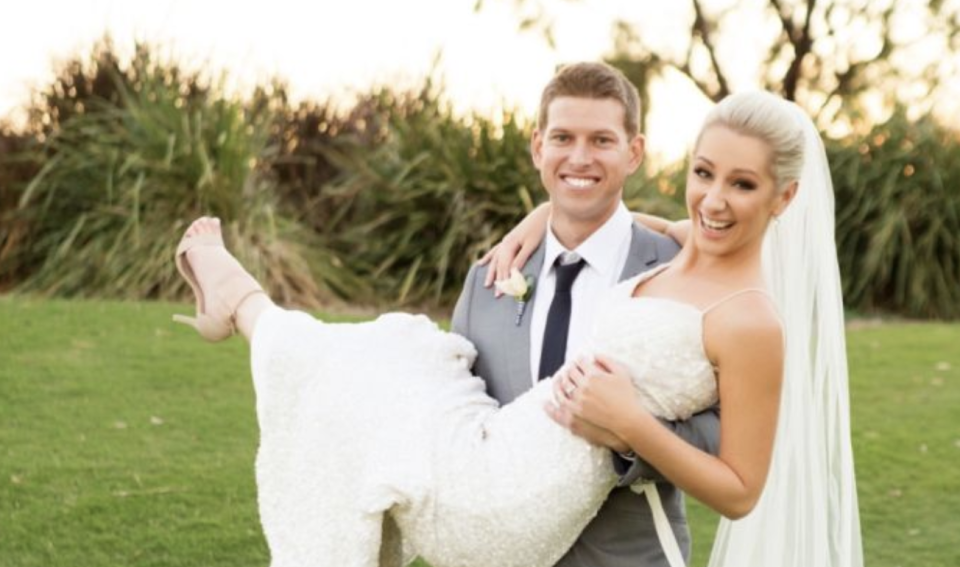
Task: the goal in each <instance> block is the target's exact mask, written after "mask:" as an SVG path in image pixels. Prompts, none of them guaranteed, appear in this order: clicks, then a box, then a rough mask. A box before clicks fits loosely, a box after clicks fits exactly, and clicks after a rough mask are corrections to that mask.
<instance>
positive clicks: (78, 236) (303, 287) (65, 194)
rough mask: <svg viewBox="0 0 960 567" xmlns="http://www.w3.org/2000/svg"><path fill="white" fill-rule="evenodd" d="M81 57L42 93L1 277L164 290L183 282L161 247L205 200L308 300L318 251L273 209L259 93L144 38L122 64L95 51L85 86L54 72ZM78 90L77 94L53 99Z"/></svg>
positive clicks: (248, 257) (43, 285)
mask: <svg viewBox="0 0 960 567" xmlns="http://www.w3.org/2000/svg"><path fill="white" fill-rule="evenodd" d="M96 57H98V58H99V59H103V58H104V56H103V55H102V54H99V53H98V54H97V55H96ZM107 59H108V60H115V58H113V57H112V56H109V57H107ZM78 68H79V67H78V66H77V65H76V64H68V65H67V66H66V67H65V68H64V71H63V73H64V76H62V77H61V78H60V79H58V81H57V82H56V83H55V84H54V85H53V86H52V87H51V89H50V93H51V94H49V96H46V97H44V98H43V100H45V101H46V104H47V106H46V109H45V114H42V116H46V117H47V119H45V120H41V121H40V122H39V124H40V126H41V127H40V129H39V130H40V131H39V132H38V133H37V137H36V139H37V140H38V142H39V144H38V146H37V148H36V151H35V152H34V153H33V154H32V158H33V159H34V160H35V162H36V164H37V166H38V173H37V174H36V175H35V176H34V177H33V178H32V179H30V180H29V182H28V183H26V184H25V185H22V187H21V188H20V189H19V190H18V199H17V206H16V209H15V211H13V214H14V215H15V216H16V218H17V221H18V222H19V224H20V226H22V227H24V228H23V231H24V233H23V234H22V235H21V237H20V242H19V246H18V247H17V249H16V251H15V253H11V254H9V255H7V256H6V257H4V258H3V260H4V261H3V264H2V265H0V277H7V276H9V275H12V274H25V275H24V277H23V280H22V281H21V282H20V285H19V287H20V289H22V290H25V291H34V292H40V293H46V294H54V295H61V296H87V295H95V296H105V297H115V298H171V297H174V296H177V295H180V294H181V293H182V292H183V291H184V285H183V283H182V282H181V281H179V278H178V277H176V274H175V270H174V267H173V264H172V262H171V258H172V251H173V247H174V246H175V244H176V242H177V240H178V239H179V237H180V235H181V234H182V232H183V230H184V228H185V222H186V221H188V220H189V219H192V218H195V217H197V216H199V215H201V214H214V215H217V216H220V217H221V218H223V219H224V220H225V221H226V222H227V223H228V226H229V232H228V234H227V237H228V239H229V240H230V241H231V242H230V244H231V247H232V248H233V250H234V251H235V252H236V253H237V254H238V256H239V257H240V258H241V259H242V260H243V261H244V262H245V263H246V264H247V265H248V266H251V268H252V269H253V270H254V271H255V272H257V273H258V274H259V275H260V276H261V277H263V278H264V279H265V280H266V282H267V283H268V285H269V286H270V287H271V290H272V291H273V292H274V293H275V294H276V295H278V296H279V297H281V298H283V299H287V300H291V301H299V302H301V303H307V304H309V303H314V304H315V303H316V301H315V300H316V298H317V297H318V296H319V292H318V289H317V286H316V284H315V283H314V282H315V280H316V278H315V274H314V273H313V271H312V269H311V265H312V264H322V258H318V257H317V256H319V255H320V254H322V251H321V249H320V248H318V247H312V248H311V247H310V244H311V243H312V242H314V240H313V239H312V237H313V235H312V233H311V232H310V231H309V230H306V229H305V228H304V227H302V226H300V225H298V224H297V223H295V222H293V221H290V220H289V219H288V218H285V217H284V216H283V215H282V212H281V208H282V207H281V204H280V202H279V199H278V195H277V192H276V181H275V178H274V175H273V172H272V170H271V169H270V159H271V157H272V155H273V154H274V153H275V151H276V150H275V147H274V146H273V145H272V140H271V136H270V134H271V132H270V128H271V126H272V125H273V124H274V121H275V117H274V110H275V109H273V108H272V107H271V105H270V104H256V105H255V104H250V103H248V102H246V101H243V100H240V99H239V98H231V97H228V96H227V95H225V94H223V89H222V88H221V84H222V81H218V80H214V79H209V78H205V77H203V76H201V75H196V74H186V73H183V72H182V71H181V70H180V69H179V67H178V66H177V65H176V64H172V63H164V62H157V61H155V60H154V59H153V58H152V56H151V52H150V50H149V49H147V48H144V47H139V48H138V49H137V50H136V54H135V55H134V57H133V58H132V60H131V62H130V64H129V66H128V67H121V66H118V65H114V66H104V65H96V64H95V65H92V66H91V67H90V68H89V69H88V71H87V72H89V73H90V74H91V75H93V76H95V77H96V80H90V81H88V83H90V84H98V85H101V86H100V87H97V89H94V90H93V91H90V90H84V89H80V90H77V89H76V88H74V87H68V88H65V87H64V86H63V85H69V84H73V83H78V82H81V81H79V80H78V79H77V78H76V76H77V75H78V74H79V75H82V74H83V72H84V71H83V70H82V69H81V70H79V71H78ZM102 75H106V79H104V78H103V77H102ZM107 79H109V80H110V81H112V87H109V88H108V87H105V86H102V85H103V84H104V83H103V81H105V80H107ZM81 91H82V92H84V93H86V94H85V95H84V97H83V99H82V100H79V98H78V101H77V103H76V104H75V105H69V104H65V103H63V102H62V100H61V97H70V96H77V97H79V93H80V92H81ZM98 93H100V94H98ZM101 94H102V96H101ZM260 98H261V99H264V98H269V95H267V94H264V93H263V92H261V93H260ZM64 109H70V111H69V112H67V111H65V110H64ZM65 115H66V117H65ZM34 116H40V114H39V111H36V112H35V113H34ZM311 299H313V300H314V301H312V302H311V301H310V300H311Z"/></svg>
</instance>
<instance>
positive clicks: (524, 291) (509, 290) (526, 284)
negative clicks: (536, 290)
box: [494, 268, 534, 327]
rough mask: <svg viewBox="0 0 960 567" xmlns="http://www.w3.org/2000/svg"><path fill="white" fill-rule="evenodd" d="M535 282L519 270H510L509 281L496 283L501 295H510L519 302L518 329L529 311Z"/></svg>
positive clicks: (531, 277) (516, 322) (516, 323)
mask: <svg viewBox="0 0 960 567" xmlns="http://www.w3.org/2000/svg"><path fill="white" fill-rule="evenodd" d="M533 282H534V279H533V276H524V275H523V274H522V273H520V270H518V269H517V268H513V269H512V270H510V277H508V278H507V279H504V280H497V281H495V282H494V285H495V286H496V287H497V289H498V290H499V291H500V293H502V294H504V295H509V296H510V297H512V298H513V299H514V301H516V302H517V318H516V321H515V322H514V324H515V325H516V326H518V327H519V326H520V321H521V320H522V319H523V313H524V311H526V309H527V301H528V300H529V299H530V296H532V295H533Z"/></svg>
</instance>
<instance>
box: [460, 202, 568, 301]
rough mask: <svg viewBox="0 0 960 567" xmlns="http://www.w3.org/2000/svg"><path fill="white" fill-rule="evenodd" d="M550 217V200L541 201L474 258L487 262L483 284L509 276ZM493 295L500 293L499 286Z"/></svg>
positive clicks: (540, 237)
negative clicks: (480, 254) (490, 246)
mask: <svg viewBox="0 0 960 567" xmlns="http://www.w3.org/2000/svg"><path fill="white" fill-rule="evenodd" d="M549 218H550V204H549V203H544V204H542V205H540V206H538V207H537V208H536V209H534V210H532V211H531V212H530V214H528V215H527V216H526V217H524V219H523V220H522V221H520V224H518V225H517V226H515V227H514V228H513V230H511V231H510V232H508V233H507V235H506V236H504V237H503V240H501V241H500V242H499V243H498V244H497V245H496V246H494V247H493V248H491V249H490V251H489V252H487V253H486V254H484V255H483V257H482V258H480V261H479V262H478V263H479V264H480V265H481V266H485V265H487V264H490V268H489V269H488V270H487V277H486V279H485V280H484V285H485V286H486V287H490V286H492V285H493V282H494V281H496V280H504V279H507V278H508V277H510V271H511V269H512V268H517V269H520V268H522V267H523V266H524V264H526V263H527V260H529V259H530V255H531V254H533V252H534V250H536V249H537V247H538V246H540V243H541V242H543V237H544V235H545V234H546V231H547V220H548V219H549ZM496 295H497V297H500V296H501V295H503V294H502V293H501V292H500V291H499V290H498V291H497V292H496Z"/></svg>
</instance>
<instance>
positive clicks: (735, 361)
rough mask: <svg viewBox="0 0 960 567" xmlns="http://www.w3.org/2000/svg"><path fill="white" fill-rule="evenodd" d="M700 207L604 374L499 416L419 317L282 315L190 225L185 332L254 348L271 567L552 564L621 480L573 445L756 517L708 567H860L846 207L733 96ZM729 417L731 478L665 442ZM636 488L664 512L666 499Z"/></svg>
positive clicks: (451, 348) (694, 190)
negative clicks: (705, 415) (641, 467)
mask: <svg viewBox="0 0 960 567" xmlns="http://www.w3.org/2000/svg"><path fill="white" fill-rule="evenodd" d="M687 206H688V213H689V215H690V218H691V219H692V221H693V222H692V223H691V225H690V229H689V230H690V235H689V238H687V239H686V243H685V245H684V248H683V250H682V251H681V252H680V254H679V255H678V256H677V257H676V259H675V260H674V261H673V262H672V263H671V264H669V265H667V266H663V267H661V268H658V269H654V270H651V271H648V272H645V273H644V274H641V275H639V276H637V277H635V278H632V279H630V280H627V281H626V282H623V283H622V284H620V285H619V286H617V287H616V288H615V289H614V290H613V291H612V292H611V293H610V297H609V298H608V301H607V302H606V305H605V307H604V308H603V309H602V311H601V313H600V314H599V316H598V324H597V327H596V329H595V333H594V335H593V338H592V341H591V343H590V347H589V349H588V351H587V352H586V353H584V354H585V355H589V356H588V357H587V358H584V359H583V360H582V361H581V362H580V363H578V364H576V365H572V366H571V367H570V368H567V369H565V370H564V371H561V372H558V373H557V375H556V376H554V377H553V379H549V380H544V381H542V382H540V383H539V384H538V385H537V386H536V387H534V388H533V389H532V390H530V391H529V392H528V393H527V394H525V395H523V396H521V397H520V398H518V399H517V400H515V401H514V402H512V403H510V404H508V405H505V406H503V407H498V406H497V403H496V402H495V401H493V400H492V399H491V398H490V397H488V396H487V395H486V394H485V393H484V389H483V382H482V380H480V379H479V378H477V377H475V376H472V375H471V374H470V371H469V369H470V368H471V365H472V364H471V363H472V360H473V358H474V357H475V351H474V349H473V347H472V345H471V344H470V343H469V342H467V341H466V340H465V339H463V338H462V337H460V336H458V335H455V334H450V333H444V332H442V331H440V330H439V329H438V328H437V327H436V325H434V324H433V323H431V322H430V321H429V320H427V319H426V318H425V317H423V316H411V315H405V314H396V313H395V314H387V315H383V316H381V317H380V318H378V319H377V320H376V321H373V322H369V323H360V324H328V323H324V322H322V321H318V320H316V319H314V318H313V317H311V316H309V315H307V314H305V313H300V312H293V311H287V310H283V309H280V308H279V307H277V306H276V305H274V304H273V302H272V301H271V300H270V299H269V298H268V297H267V296H266V295H265V294H264V293H263V291H262V289H261V287H260V286H259V284H257V282H256V281H255V280H254V279H253V278H252V277H251V276H250V275H249V274H247V273H246V272H245V271H244V270H243V268H242V267H241V266H240V265H239V264H238V263H237V262H236V260H235V259H234V258H233V257H232V256H231V255H230V254H229V253H228V252H227V250H226V249H225V248H224V247H223V241H222V239H221V235H220V227H219V222H218V221H217V220H216V219H209V218H203V219H200V220H198V221H196V222H194V223H193V225H191V227H190V228H189V229H188V230H187V232H186V234H185V236H184V239H183V240H182V241H181V244H180V246H179V247H178V250H177V256H176V258H177V265H178V268H179V269H180V271H181V273H182V274H183V276H184V277H185V278H186V279H187V281H188V282H189V283H190V285H191V287H192V288H193V290H194V293H195V294H196V297H197V313H198V316H197V318H196V319H195V320H194V319H189V318H185V317H178V320H181V321H185V322H190V323H192V324H194V326H195V327H196V328H197V329H198V330H199V331H200V333H201V334H202V335H203V336H204V337H205V338H207V339H208V340H221V339H224V338H226V337H228V336H230V335H231V334H233V333H234V332H235V330H239V332H240V333H241V334H242V335H243V336H244V337H246V338H247V339H248V340H249V341H250V344H251V365H252V370H253V380H254V386H255V389H256V395H257V417H258V421H259V425H260V431H261V443H260V449H259V452H258V456H257V467H256V468H257V483H258V490H259V494H258V496H259V506H260V515H261V523H262V525H263V529H264V533H265V535H266V539H267V542H268V544H269V546H270V550H271V555H272V565H274V566H275V567H286V566H297V567H306V566H313V565H350V566H354V565H356V566H369V567H374V566H378V565H379V566H383V567H386V566H392V565H401V564H404V563H406V562H408V561H409V560H411V559H412V557H414V556H417V555H419V556H422V557H423V558H424V559H426V560H427V561H428V562H429V563H430V564H431V565H432V566H433V567H454V566H477V567H481V566H484V567H485V566H489V565H498V566H505V567H507V566H517V567H520V566H523V567H534V566H543V567H548V566H550V565H553V564H554V563H555V562H556V561H557V559H559V557H560V556H561V555H563V553H564V551H565V550H566V549H567V548H568V547H569V546H570V545H571V544H572V543H573V542H574V540H575V539H576V537H577V535H578V534H579V533H580V531H581V530H582V529H583V527H584V526H585V525H586V523H587V522H588V521H589V520H590V518H591V517H592V516H593V515H594V514H595V513H596V511H597V509H598V508H599V506H600V504H601V503H602V502H603V500H604V498H605V496H606V493H607V492H608V491H609V490H610V489H611V488H612V487H613V485H614V483H615V480H616V477H615V476H614V472H613V470H612V466H611V463H610V459H609V457H608V453H607V451H606V450H605V449H601V448H599V447H595V446H592V445H590V444H588V443H587V442H585V441H583V440H581V439H580V438H578V437H576V436H574V435H571V434H570V433H569V432H568V431H567V430H566V429H565V428H564V427H563V426H567V427H572V428H574V429H576V428H577V427H601V428H603V429H606V430H608V431H609V432H611V433H612V434H614V435H616V436H617V437H619V438H620V440H622V441H623V442H624V443H625V444H627V445H628V446H630V447H631V448H632V449H633V450H634V451H635V452H636V453H637V454H638V455H640V456H641V457H642V458H644V459H645V460H646V461H647V462H649V463H650V464H652V465H653V466H655V467H656V468H657V469H658V470H659V471H660V472H662V473H663V474H664V475H665V476H666V477H667V478H668V479H669V480H670V481H671V482H673V483H674V484H676V485H677V486H678V487H679V488H681V489H682V490H684V491H685V492H687V493H689V494H691V495H693V496H694V497H696V498H698V499H700V500H702V501H703V502H705V503H706V504H707V505H709V506H711V507H713V508H714V509H716V510H717V511H719V512H720V513H721V514H723V515H724V516H726V517H728V518H731V519H737V518H742V519H738V520H736V521H732V520H724V521H723V523H722V525H721V527H720V530H719V531H718V536H717V540H716V542H715V545H714V551H713V554H712V556H711V564H712V565H729V566H733V565H737V566H739V565H758V566H759V565H796V566H798V567H799V566H801V565H803V566H806V565H818V566H829V567H835V566H847V565H852V566H859V565H862V553H861V550H860V539H859V525H858V514H857V507H856V491H855V486H854V481H853V469H852V456H851V451H850V444H849V417H848V414H849V412H848V408H847V395H846V365H845V355H844V343H843V324H842V315H843V312H842V305H841V303H840V295H839V277H838V274H837V266H836V256H835V249H834V245H833V239H832V237H833V210H832V185H831V183H830V178H829V172H828V170H827V168H826V161H825V156H824V152H823V148H822V145H821V142H820V139H819V135H818V134H817V133H816V130H815V129H814V127H813V125H812V123H810V121H809V119H807V118H806V117H804V116H803V115H802V113H801V112H800V111H799V109H797V108H796V107H795V106H793V105H792V104H790V103H787V102H785V101H783V100H781V99H779V98H777V97H774V96H773V95H769V94H766V93H751V94H741V95H734V96H731V97H728V98H727V99H725V100H724V101H723V102H721V103H720V104H719V105H718V106H717V107H716V108H715V109H714V110H713V111H712V112H711V114H710V115H709V116H708V118H707V119H706V121H705V124H704V126H703V128H702V130H701V132H700V135H699V138H698V140H697V143H696V145H695V148H694V152H693V156H692V163H691V168H690V172H689V175H688V180H687ZM771 224H772V225H773V226H772V227H771V226H769V225H771ZM651 320H656V321H657V323H656V324H650V321H651ZM650 329H656V332H655V333H654V332H652V331H650ZM718 399H719V400H722V404H723V411H722V412H721V417H720V430H721V446H720V452H719V455H718V456H716V457H715V456H712V455H709V454H707V453H704V452H701V451H700V450H699V449H696V448H694V447H692V446H690V445H687V444H686V442H685V441H683V440H681V439H680V438H678V437H675V436H674V435H673V434H672V433H670V432H669V431H667V430H666V429H665V428H663V426H661V425H660V424H659V422H658V421H657V420H656V419H655V418H656V417H667V418H670V419H677V418H680V419H683V418H684V417H685V416H688V415H690V414H691V413H693V412H696V411H699V410H702V409H704V408H706V407H709V406H710V405H712V404H714V403H716V402H717V400H718ZM551 418H552V419H551ZM635 489H636V490H638V491H642V492H643V493H645V494H647V496H648V498H650V499H651V507H652V508H653V509H654V510H655V511H656V509H657V502H656V494H657V492H656V490H647V489H646V487H645V486H643V485H640V486H637V487H636V488H635ZM655 514H656V512H655ZM658 533H659V535H660V540H661V543H662V545H664V547H665V551H666V553H667V556H668V557H669V558H670V561H671V565H672V566H679V565H682V557H679V551H678V550H677V549H676V542H675V541H673V539H672V532H670V531H669V528H667V529H665V530H659V529H658Z"/></svg>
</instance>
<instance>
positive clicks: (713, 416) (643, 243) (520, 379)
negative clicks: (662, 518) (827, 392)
mask: <svg viewBox="0 0 960 567" xmlns="http://www.w3.org/2000/svg"><path fill="white" fill-rule="evenodd" d="M678 250H679V247H678V246H677V244H676V243H675V242H674V241H673V240H671V239H669V238H666V237H664V236H661V235H659V234H655V233H653V232H650V231H649V230H647V229H645V228H643V227H640V226H638V225H634V226H633V235H632V238H631V242H630V251H629V253H628V256H627V262H626V264H625V266H624V269H623V272H622V273H621V275H620V279H621V280H624V279H627V278H630V277H633V276H635V275H636V274H639V273H640V272H643V271H646V270H649V269H651V268H653V267H655V266H657V265H659V264H661V263H663V262H667V261H669V260H670V259H672V258H673V257H674V255H676V253H677V251H678ZM543 256H544V250H543V246H541V247H540V248H539V249H538V250H537V251H536V252H535V253H534V254H533V256H532V257H531V258H530V261H528V262H527V264H526V266H524V268H523V273H524V275H531V276H534V277H536V276H537V275H538V274H539V273H540V270H541V268H542V267H543V262H544V257H543ZM485 276H486V267H481V266H476V265H475V266H473V268H471V270H470V273H469V274H468V275H467V280H466V283H465V284H464V287H463V292H462V293H461V295H460V298H459V300H458V301H457V306H456V308H455V309H454V312H453V321H452V330H453V331H454V332H455V333H458V334H461V335H463V336H464V337H466V338H468V339H469V340H470V341H472V342H473V344H474V345H476V347H477V351H478V353H479V354H478V356H477V360H476V362H475V363H474V367H473V371H474V373H475V374H477V375H478V376H480V377H481V378H483V380H484V381H485V382H486V385H487V393H488V394H490V396H492V397H493V398H495V399H496V400H498V401H499V402H500V403H501V404H506V403H509V402H511V401H513V400H514V399H515V398H517V397H518V396H520V395H521V394H523V393H524V392H526V391H527V390H529V389H530V387H531V378H530V377H531V372H530V326H529V325H530V320H531V310H532V308H533V307H532V306H533V304H532V302H531V303H529V304H528V305H527V311H526V313H525V314H524V316H523V318H522V319H521V322H520V325H519V326H518V325H516V324H515V320H516V310H517V305H516V302H515V301H513V300H511V299H509V298H501V299H499V300H498V299H496V298H495V297H494V294H493V291H492V290H490V289H488V288H485V287H484V286H483V281H484V278H485ZM533 293H536V287H534V292H533ZM666 425H668V426H670V427H671V428H672V429H673V430H674V431H675V432H676V433H677V434H678V435H680V436H681V437H683V438H684V439H686V440H687V441H688V442H690V443H692V444H693V445H695V446H697V447H699V448H701V449H704V450H707V451H710V452H711V453H714V454H716V453H717V450H718V446H719V416H718V410H717V409H716V408H714V409H712V410H709V411H706V412H703V413H701V414H697V415H696V416H694V417H692V418H691V419H690V420H687V421H685V422H672V423H666ZM611 459H612V460H613V461H614V466H615V468H617V472H618V473H619V474H620V475H621V477H620V482H619V487H618V488H616V489H614V490H613V491H612V492H611V493H610V496H609V497H608V498H607V501H606V502H605V503H604V504H603V506H602V507H601V509H600V511H599V513H598V514H597V516H596V517H595V518H594V519H593V520H592V521H591V522H590V524H589V525H588V526H587V528H586V529H585V530H584V531H583V533H582V534H581V536H580V539H578V540H577V542H576V544H574V546H573V547H572V548H571V549H570V550H569V551H568V552H567V554H566V555H564V557H563V558H562V559H561V560H560V562H559V563H558V564H557V567H667V560H666V557H665V556H664V554H663V551H662V549H661V547H660V543H659V541H658V539H657V535H656V531H655V530H654V525H653V517H652V515H651V512H650V506H649V505H648V504H647V501H646V498H645V497H643V496H640V495H638V494H635V493H634V492H632V491H631V490H630V489H629V488H628V486H629V485H630V484H631V483H632V482H634V481H635V480H637V479H638V478H640V477H643V478H647V479H653V480H657V481H658V484H657V488H658V490H659V492H660V498H661V500H663V505H664V508H665V510H666V512H667V516H668V517H669V518H670V521H671V524H672V526H673V531H674V533H675V534H676V536H677V539H678V541H679V542H680V547H681V549H682V550H683V553H684V556H685V557H686V558H689V555H690V534H689V530H688V529H687V523H686V516H685V513H684V505H683V495H682V493H681V492H680V491H679V490H677V489H676V488H675V487H674V486H673V485H671V484H670V483H668V482H666V481H665V480H664V479H663V477H662V475H660V474H659V473H658V472H657V471H656V470H655V469H653V468H652V467H650V466H649V465H647V464H646V463H644V462H643V461H640V460H638V461H637V462H636V463H635V464H634V465H633V466H631V467H629V468H624V467H623V461H621V460H620V459H618V458H616V457H615V456H614V455H613V454H612V453H611Z"/></svg>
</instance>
